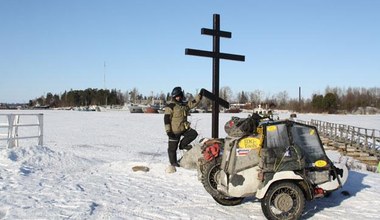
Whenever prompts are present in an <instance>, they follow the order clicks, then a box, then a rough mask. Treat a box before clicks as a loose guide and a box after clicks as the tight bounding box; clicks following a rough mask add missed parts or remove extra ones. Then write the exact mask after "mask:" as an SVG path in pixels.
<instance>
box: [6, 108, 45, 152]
mask: <svg viewBox="0 0 380 220" xmlns="http://www.w3.org/2000/svg"><path fill="white" fill-rule="evenodd" d="M43 125H44V123H43V114H0V142H1V141H6V142H7V143H6V146H7V147H8V148H12V147H17V146H19V140H21V139H29V138H36V139H38V145H41V146H42V145H43V128H44V126H43ZM30 127H32V129H33V128H34V133H33V132H32V131H31V130H32V129H31V128H30ZM21 129H23V130H22V131H23V132H21ZM26 130H27V132H26ZM3 132H4V133H3ZM0 146H1V144H0Z"/></svg>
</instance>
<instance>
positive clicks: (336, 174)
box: [318, 163, 348, 191]
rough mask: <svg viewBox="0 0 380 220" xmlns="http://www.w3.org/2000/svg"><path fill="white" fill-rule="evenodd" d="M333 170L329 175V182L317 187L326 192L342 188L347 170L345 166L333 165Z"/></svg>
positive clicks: (346, 176)
mask: <svg viewBox="0 0 380 220" xmlns="http://www.w3.org/2000/svg"><path fill="white" fill-rule="evenodd" d="M334 166H335V169H333V170H332V171H331V173H330V177H331V178H330V181H328V182H325V183H323V184H319V185H318V187H320V188H322V189H324V190H326V191H334V190H337V189H338V188H340V187H342V186H343V185H344V183H345V182H346V181H347V178H348V168H347V166H346V165H345V164H341V163H337V164H334Z"/></svg>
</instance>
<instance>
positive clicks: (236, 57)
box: [185, 48, 245, 61]
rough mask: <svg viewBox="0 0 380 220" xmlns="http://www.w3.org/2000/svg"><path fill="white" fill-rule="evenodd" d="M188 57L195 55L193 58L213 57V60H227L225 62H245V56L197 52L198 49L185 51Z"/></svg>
mask: <svg viewBox="0 0 380 220" xmlns="http://www.w3.org/2000/svg"><path fill="white" fill-rule="evenodd" d="M185 54H186V55H193V56H201V57H212V58H219V59H225V60H235V61H245V56H242V55H236V54H229V53H216V52H211V51H205V50H196V49H189V48H186V49H185Z"/></svg>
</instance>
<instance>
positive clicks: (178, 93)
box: [172, 86, 183, 98]
mask: <svg viewBox="0 0 380 220" xmlns="http://www.w3.org/2000/svg"><path fill="white" fill-rule="evenodd" d="M177 96H182V97H183V91H182V88H181V87H179V86H177V87H175V88H174V89H173V91H172V97H173V98H175V97H177Z"/></svg>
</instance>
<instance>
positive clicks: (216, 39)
mask: <svg viewBox="0 0 380 220" xmlns="http://www.w3.org/2000/svg"><path fill="white" fill-rule="evenodd" d="M213 29H214V31H215V32H216V33H219V31H220V16H219V15H218V14H214V16H213ZM212 50H213V52H214V54H219V53H220V36H219V35H218V34H215V35H214V36H213V43H212ZM219 64H220V60H219V57H216V56H215V57H213V58H212V76H213V77H212V93H214V95H215V96H216V97H219ZM211 124H212V125H213V126H212V131H211V133H212V137H213V138H218V136H219V135H218V134H219V104H218V100H213V101H212V118H211Z"/></svg>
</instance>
